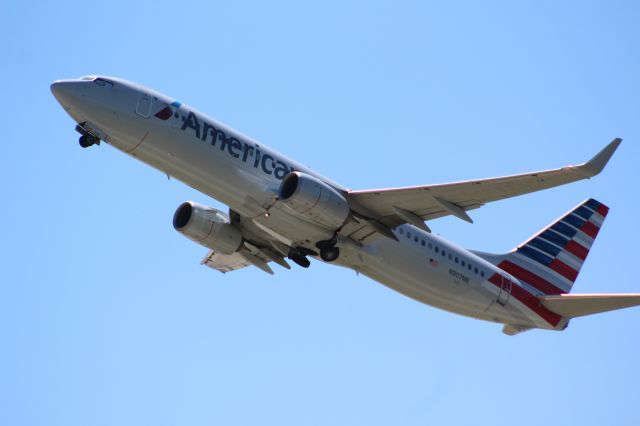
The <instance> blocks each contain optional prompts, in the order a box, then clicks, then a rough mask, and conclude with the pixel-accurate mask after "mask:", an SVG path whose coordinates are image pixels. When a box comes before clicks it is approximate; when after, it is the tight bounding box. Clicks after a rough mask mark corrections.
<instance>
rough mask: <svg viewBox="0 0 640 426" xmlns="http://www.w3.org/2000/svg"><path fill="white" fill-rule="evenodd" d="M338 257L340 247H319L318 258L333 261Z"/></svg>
mask: <svg viewBox="0 0 640 426" xmlns="http://www.w3.org/2000/svg"><path fill="white" fill-rule="evenodd" d="M338 257H340V249H339V248H338V247H323V248H321V249H320V259H322V260H324V261H325V262H333V261H334V260H336V259H337V258H338Z"/></svg>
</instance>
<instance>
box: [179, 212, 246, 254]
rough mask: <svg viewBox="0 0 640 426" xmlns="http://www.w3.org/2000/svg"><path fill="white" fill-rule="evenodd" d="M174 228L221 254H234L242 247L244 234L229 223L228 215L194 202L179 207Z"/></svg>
mask: <svg viewBox="0 0 640 426" xmlns="http://www.w3.org/2000/svg"><path fill="white" fill-rule="evenodd" d="M173 227H174V228H175V230H176V231H178V232H180V233H181V234H182V235H185V236H186V237H187V238H189V239H190V240H192V241H195V242H196V243H198V244H201V245H203V246H205V247H207V248H210V249H213V250H215V251H217V252H220V253H224V254H231V253H234V252H236V251H238V250H239V249H240V247H241V245H242V232H241V231H240V230H239V229H238V228H237V227H235V226H234V225H232V224H231V223H230V222H229V218H228V217H227V215H225V214H224V213H222V212H221V211H219V210H216V209H214V208H211V207H206V206H203V205H200V204H198V203H194V202H193V201H187V202H186V203H182V204H181V205H180V207H178V209H177V210H176V213H175V214H174V215H173Z"/></svg>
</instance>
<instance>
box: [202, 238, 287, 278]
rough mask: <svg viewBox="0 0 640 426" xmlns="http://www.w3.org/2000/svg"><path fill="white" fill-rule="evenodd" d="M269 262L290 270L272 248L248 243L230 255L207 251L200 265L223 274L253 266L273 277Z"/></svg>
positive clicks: (280, 255)
mask: <svg viewBox="0 0 640 426" xmlns="http://www.w3.org/2000/svg"><path fill="white" fill-rule="evenodd" d="M269 262H275V263H277V264H278V265H280V266H282V267H283V268H287V269H291V266H289V264H288V263H287V261H286V260H284V257H283V256H282V254H281V253H279V252H278V251H277V250H275V249H274V248H270V247H258V246H256V245H254V244H252V243H250V242H248V241H245V242H244V243H243V246H242V248H240V250H238V251H237V252H235V253H231V254H224V253H219V252H216V251H214V250H209V253H207V255H206V256H205V257H204V259H202V261H201V262H200V264H202V265H206V266H208V267H209V268H212V269H215V270H218V271H220V272H222V273H223V274H224V273H227V272H231V271H235V270H237V269H242V268H244V267H246V266H255V267H257V268H259V269H261V270H263V271H264V272H266V273H268V274H272V275H273V270H272V269H271V267H270V266H269Z"/></svg>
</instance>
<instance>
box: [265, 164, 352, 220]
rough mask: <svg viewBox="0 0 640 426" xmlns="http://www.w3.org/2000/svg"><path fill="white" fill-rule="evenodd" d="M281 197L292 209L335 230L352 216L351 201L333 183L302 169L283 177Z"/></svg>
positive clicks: (279, 191) (280, 189) (279, 193)
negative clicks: (325, 181)
mask: <svg viewBox="0 0 640 426" xmlns="http://www.w3.org/2000/svg"><path fill="white" fill-rule="evenodd" d="M278 197H279V199H280V200H281V201H282V202H283V203H284V204H285V205H286V206H288V207H289V208H291V209H292V210H293V211H295V212H298V213H300V214H301V215H303V216H306V217H307V218H308V219H310V220H311V221H312V222H315V223H317V224H320V225H324V226H326V227H328V228H330V229H332V230H334V229H339V228H340V227H341V226H342V225H344V223H345V221H346V220H347V218H348V217H349V212H350V207H349V203H348V201H347V200H346V199H345V198H344V196H342V194H340V193H339V192H338V191H336V190H335V189H334V188H333V187H331V186H329V185H327V184H326V183H324V182H322V181H321V180H319V179H317V178H315V177H313V176H310V175H308V174H305V173H301V172H291V173H289V174H288V175H286V176H285V177H284V179H282V183H281V184H280V188H279V190H278Z"/></svg>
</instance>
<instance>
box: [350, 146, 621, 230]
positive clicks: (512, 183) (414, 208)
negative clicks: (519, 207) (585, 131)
mask: <svg viewBox="0 0 640 426" xmlns="http://www.w3.org/2000/svg"><path fill="white" fill-rule="evenodd" d="M620 142H622V139H619V138H616V139H614V140H613V141H612V142H611V143H609V144H608V145H607V146H606V147H605V148H604V149H602V150H601V151H600V152H599V153H598V154H596V155H595V156H594V157H593V158H592V159H591V160H589V161H587V162H586V163H583V164H580V165H577V166H566V167H562V168H559V169H554V170H546V171H541V172H532V173H525V174H520V175H512V176H504V177H497V178H489V179H480V180H469V181H463V182H454V183H445V184H438V185H425V186H413V187H406V188H389V189H373V190H364V191H350V192H348V197H349V200H350V201H351V203H352V210H353V211H354V213H355V217H356V219H357V220H358V222H359V223H360V226H351V228H350V229H347V230H346V231H347V232H346V233H347V234H348V235H350V236H351V237H352V238H354V237H355V239H358V240H362V239H364V238H366V237H367V236H370V235H372V233H373V232H378V233H382V234H384V235H387V236H390V235H389V233H388V232H385V229H387V230H388V229H390V228H394V227H396V226H398V225H400V224H403V223H411V224H414V225H416V226H419V227H421V228H422V229H427V230H428V228H427V227H426V226H425V225H424V223H423V221H425V220H431V219H436V218H439V217H442V216H447V215H453V216H456V217H458V218H460V219H462V220H466V221H468V222H472V220H471V218H470V217H469V216H468V215H467V213H466V211H468V210H473V209H477V208H478V207H481V206H483V205H484V204H486V203H489V202H491V201H497V200H502V199H505V198H510V197H515V196H517V195H522V194H528V193H530V192H535V191H540V190H542V189H547V188H552V187H554V186H559V185H564V184H566V183H570V182H575V181H577V180H581V179H588V178H590V177H592V176H595V175H597V174H598V173H600V172H601V171H602V169H603V168H604V166H605V165H606V164H607V162H608V161H609V159H610V158H611V156H612V155H613V153H614V152H615V150H616V148H618V145H620ZM363 220H364V223H363ZM367 225H368V227H367ZM379 225H382V226H379ZM421 225H422V226H421ZM364 227H367V228H368V230H369V231H368V232H366V231H363V228H364ZM392 238H393V237H392Z"/></svg>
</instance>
